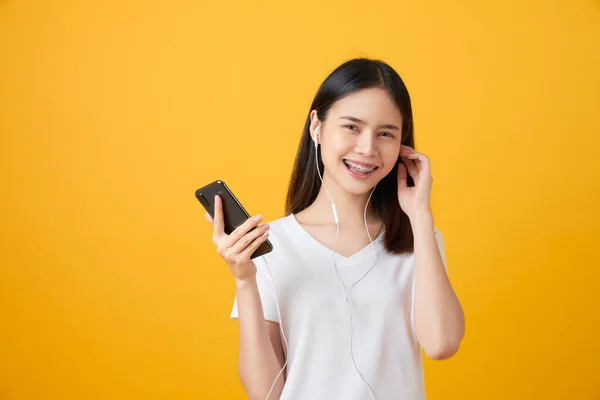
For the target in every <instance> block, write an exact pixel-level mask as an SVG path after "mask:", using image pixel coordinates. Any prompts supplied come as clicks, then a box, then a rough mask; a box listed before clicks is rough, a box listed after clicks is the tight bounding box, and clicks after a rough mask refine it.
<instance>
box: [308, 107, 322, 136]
mask: <svg viewBox="0 0 600 400" xmlns="http://www.w3.org/2000/svg"><path fill="white" fill-rule="evenodd" d="M317 127H319V132H318V134H317V143H319V144H321V139H320V136H321V135H320V133H321V131H322V130H323V127H322V124H321V121H319V116H318V114H317V110H312V111H311V112H310V127H309V131H310V138H311V140H313V141H314V137H315V131H316V130H317Z"/></svg>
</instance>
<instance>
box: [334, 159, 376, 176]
mask: <svg viewBox="0 0 600 400" xmlns="http://www.w3.org/2000/svg"><path fill="white" fill-rule="evenodd" d="M342 161H343V162H344V164H345V165H346V168H348V170H349V171H350V172H353V173H355V174H359V175H362V176H367V175H370V174H372V173H373V172H375V171H377V170H378V169H379V167H377V166H374V165H372V166H366V165H362V164H359V163H357V162H354V161H351V160H347V159H344V160H342Z"/></svg>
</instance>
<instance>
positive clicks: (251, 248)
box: [240, 231, 269, 259]
mask: <svg viewBox="0 0 600 400" xmlns="http://www.w3.org/2000/svg"><path fill="white" fill-rule="evenodd" d="M268 237H269V231H266V232H265V233H263V234H262V235H260V236H259V237H257V238H256V239H254V241H253V242H252V243H250V246H248V247H246V249H245V250H244V251H243V252H242V253H241V254H240V256H241V257H242V258H243V259H245V258H246V257H247V258H248V259H249V258H250V257H251V256H252V253H254V251H255V250H256V249H258V246H260V245H261V244H263V243H264V242H265V240H267V238H268Z"/></svg>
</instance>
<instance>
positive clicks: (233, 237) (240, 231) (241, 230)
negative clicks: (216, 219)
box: [226, 215, 262, 247]
mask: <svg viewBox="0 0 600 400" xmlns="http://www.w3.org/2000/svg"><path fill="white" fill-rule="evenodd" d="M260 221H262V215H256V216H254V217H252V218H248V219H247V220H246V221H244V223H243V224H241V225H240V226H238V227H237V228H235V230H234V231H233V232H231V234H230V235H229V238H228V239H227V242H226V246H227V247H233V245H235V244H236V243H237V242H238V241H239V240H240V239H241V238H242V237H243V236H244V235H245V234H246V233H248V232H250V230H251V229H252V228H254V227H255V226H257V225H258V223H259V222H260Z"/></svg>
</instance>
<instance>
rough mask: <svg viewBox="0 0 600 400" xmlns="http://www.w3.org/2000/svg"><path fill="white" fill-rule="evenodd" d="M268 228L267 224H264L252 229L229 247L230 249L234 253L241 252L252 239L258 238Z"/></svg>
mask: <svg viewBox="0 0 600 400" xmlns="http://www.w3.org/2000/svg"><path fill="white" fill-rule="evenodd" d="M269 228H270V226H269V224H264V225H261V226H259V227H258V228H256V229H254V230H253V231H250V232H248V233H247V234H246V235H244V236H243V237H242V238H241V239H240V240H238V241H237V243H235V244H234V245H233V246H232V247H231V251H232V252H233V253H234V254H237V253H242V252H243V251H244V250H245V249H246V247H248V246H249V245H250V244H251V243H252V242H254V240H256V238H258V237H259V236H260V235H262V234H263V233H265V232H268V231H269Z"/></svg>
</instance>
